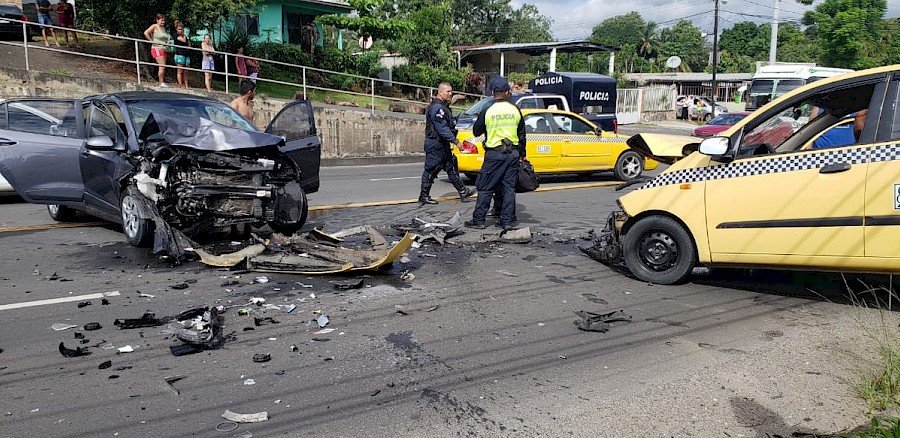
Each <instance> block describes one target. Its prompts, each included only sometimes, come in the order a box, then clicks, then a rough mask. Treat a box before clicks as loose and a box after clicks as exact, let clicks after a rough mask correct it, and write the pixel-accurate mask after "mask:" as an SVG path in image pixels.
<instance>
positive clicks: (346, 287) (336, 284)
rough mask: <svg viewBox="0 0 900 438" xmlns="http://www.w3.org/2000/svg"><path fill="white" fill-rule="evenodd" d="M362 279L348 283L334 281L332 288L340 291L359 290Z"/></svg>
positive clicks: (361, 285)
mask: <svg viewBox="0 0 900 438" xmlns="http://www.w3.org/2000/svg"><path fill="white" fill-rule="evenodd" d="M363 284H364V283H363V279H362V278H358V279H355V280H348V281H336V282H334V287H335V288H338V289H340V290H349V289H359V288H361V287H363Z"/></svg>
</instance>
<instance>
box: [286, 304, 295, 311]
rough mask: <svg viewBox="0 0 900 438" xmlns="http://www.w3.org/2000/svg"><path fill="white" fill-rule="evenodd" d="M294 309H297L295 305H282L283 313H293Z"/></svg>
mask: <svg viewBox="0 0 900 438" xmlns="http://www.w3.org/2000/svg"><path fill="white" fill-rule="evenodd" d="M296 308H297V305H296V304H285V305H284V313H291V312H293V311H294V309H296Z"/></svg>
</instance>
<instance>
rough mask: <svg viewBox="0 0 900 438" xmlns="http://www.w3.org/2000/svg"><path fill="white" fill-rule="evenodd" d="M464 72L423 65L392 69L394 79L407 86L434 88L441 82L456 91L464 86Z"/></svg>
mask: <svg viewBox="0 0 900 438" xmlns="http://www.w3.org/2000/svg"><path fill="white" fill-rule="evenodd" d="M467 73H468V72H467V71H466V70H453V69H445V68H435V67H431V66H428V65H423V64H415V65H402V66H399V67H397V68H395V69H394V79H395V80H397V81H399V82H406V83H408V84H416V85H423V86H426V87H436V86H437V85H438V84H439V83H441V82H448V83H450V85H452V86H453V88H454V89H456V90H462V89H463V87H464V85H465V79H466V74H467Z"/></svg>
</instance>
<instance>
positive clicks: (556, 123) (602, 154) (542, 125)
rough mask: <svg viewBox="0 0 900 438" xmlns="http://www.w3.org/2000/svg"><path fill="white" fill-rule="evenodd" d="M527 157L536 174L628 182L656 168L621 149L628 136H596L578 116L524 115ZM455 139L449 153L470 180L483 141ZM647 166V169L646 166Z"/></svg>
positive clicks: (463, 135) (463, 134) (467, 136)
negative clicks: (608, 175) (607, 175)
mask: <svg viewBox="0 0 900 438" xmlns="http://www.w3.org/2000/svg"><path fill="white" fill-rule="evenodd" d="M522 117H523V118H524V119H525V132H526V135H525V138H526V141H527V145H526V155H527V157H528V161H530V162H531V164H532V165H534V171H535V173H539V174H552V173H575V174H582V175H590V174H592V173H594V172H599V171H609V170H611V171H613V174H614V175H615V176H616V178H618V179H620V180H622V181H631V180H633V179H635V178H637V177H639V176H641V173H642V172H643V171H644V169H647V170H652V169H655V168H656V166H657V164H658V163H657V162H656V161H653V160H645V159H644V157H642V156H641V155H640V154H638V153H637V152H635V151H633V150H630V149H629V148H628V145H627V144H625V140H627V139H628V137H627V136H624V135H618V134H613V133H611V132H606V131H602V130H600V129H599V128H598V127H597V125H594V124H593V123H591V122H589V121H587V120H585V119H584V118H582V117H581V116H579V115H578V114H574V113H570V112H567V111H557V110H545V109H523V110H522ZM456 138H457V139H458V140H459V141H460V143H461V144H462V146H461V147H460V149H459V150H457V149H455V148H454V150H453V154H454V155H456V159H457V161H458V162H459V171H460V173H463V174H465V175H466V176H467V177H468V178H469V179H471V180H473V181H474V180H475V178H476V176H477V175H478V172H479V171H480V170H481V164H482V163H483V162H484V147H483V145H482V144H483V142H484V136H480V137H474V136H473V134H472V131H460V132H459V133H458V134H457V136H456ZM645 161H646V163H645Z"/></svg>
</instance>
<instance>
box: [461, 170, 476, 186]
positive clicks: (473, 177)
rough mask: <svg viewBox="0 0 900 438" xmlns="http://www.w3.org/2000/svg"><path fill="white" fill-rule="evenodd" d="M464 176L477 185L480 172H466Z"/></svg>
mask: <svg viewBox="0 0 900 438" xmlns="http://www.w3.org/2000/svg"><path fill="white" fill-rule="evenodd" d="M463 175H465V176H466V179H468V180H469V182H470V183H472V184H475V181H476V180H478V172H466V173H464V174H463Z"/></svg>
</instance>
